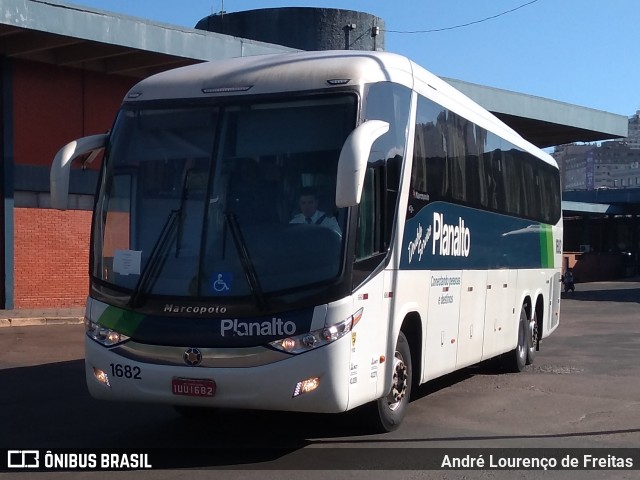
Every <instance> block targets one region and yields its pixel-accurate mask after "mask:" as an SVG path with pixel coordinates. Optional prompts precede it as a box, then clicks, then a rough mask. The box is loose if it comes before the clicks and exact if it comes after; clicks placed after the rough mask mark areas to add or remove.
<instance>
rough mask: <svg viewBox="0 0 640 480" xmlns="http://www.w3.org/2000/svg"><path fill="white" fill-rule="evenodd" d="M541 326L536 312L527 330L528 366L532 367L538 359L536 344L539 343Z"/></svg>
mask: <svg viewBox="0 0 640 480" xmlns="http://www.w3.org/2000/svg"><path fill="white" fill-rule="evenodd" d="M538 335H539V326H538V317H537V315H536V312H533V314H532V315H531V320H529V324H528V328H527V337H526V345H527V365H531V364H532V363H533V362H534V360H535V359H536V344H537V343H538Z"/></svg>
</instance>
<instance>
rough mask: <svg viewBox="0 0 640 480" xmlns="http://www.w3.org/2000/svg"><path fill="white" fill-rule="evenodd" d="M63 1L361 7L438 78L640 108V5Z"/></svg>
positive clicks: (143, 13) (391, 44)
mask: <svg viewBox="0 0 640 480" xmlns="http://www.w3.org/2000/svg"><path fill="white" fill-rule="evenodd" d="M62 1H64V2H65V3H74V4H77V5H82V6H86V7H90V8H94V9H100V10H106V11H110V12H115V13H118V14H124V15H130V16H135V17H141V18H144V19H146V20H150V21H154V22H161V23H168V24H172V25H178V26H181V27H191V28H193V27H194V26H195V24H196V23H197V22H198V21H199V20H200V19H202V18H204V17H206V16H207V15H210V14H211V13H217V12H219V11H220V10H221V9H222V8H223V6H224V10H225V11H226V12H227V13H232V12H238V11H244V10H253V9H259V8H275V7H324V8H340V9H346V10H356V11H361V12H366V13H369V14H372V15H375V16H378V17H380V18H381V19H382V20H383V21H384V22H385V29H386V30H388V31H387V32H385V45H386V50H387V51H390V52H394V53H399V54H402V55H405V56H407V57H409V58H411V59H412V60H414V61H415V62H416V63H418V64H420V65H422V66H423V67H425V68H426V69H427V70H429V71H431V72H432V73H435V74H436V75H439V76H443V77H450V78H455V79H458V80H463V81H466V82H471V83H477V84H480V85H486V86H490V87H496V88H501V89H505V90H512V91H515V92H519V93H525V94H529V95H535V96H540V97H545V98H549V99H553V100H558V101H561V102H566V103H570V104H575V105H581V106H584V107H589V108H593V109H596V110H602V111H606V112H611V113H615V114H619V115H625V116H631V115H633V114H635V113H636V111H637V110H640V48H639V47H640V37H639V36H638V23H639V22H640V1H639V0H606V1H605V0H352V1H343V0H315V1H306V0H297V1H275V0H182V1H176V0H62ZM519 7H520V8H519ZM490 17H494V18H490ZM485 19H486V20H485ZM464 24H471V25H468V26H465V27H460V28H451V27H457V26H459V25H464ZM438 29H444V30H442V31H432V32H427V33H396V32H410V31H424V30H438ZM392 31H394V32H392Z"/></svg>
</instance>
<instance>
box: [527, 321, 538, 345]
mask: <svg viewBox="0 0 640 480" xmlns="http://www.w3.org/2000/svg"><path fill="white" fill-rule="evenodd" d="M529 333H530V338H531V343H530V344H529V345H528V347H529V348H530V349H532V348H534V347H535V345H536V340H537V339H538V322H537V321H536V318H535V317H533V318H532V319H531V321H530V322H529Z"/></svg>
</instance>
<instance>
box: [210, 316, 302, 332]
mask: <svg viewBox="0 0 640 480" xmlns="http://www.w3.org/2000/svg"><path fill="white" fill-rule="evenodd" d="M294 333H296V324H295V323H294V322H291V321H286V322H283V321H282V319H281V318H275V317H274V318H272V319H271V320H265V321H264V322H243V321H241V320H238V319H237V318H236V319H235V320H231V319H228V320H222V322H220V335H222V336H223V337H224V336H225V335H226V334H229V335H231V336H238V337H245V336H272V335H293V334H294Z"/></svg>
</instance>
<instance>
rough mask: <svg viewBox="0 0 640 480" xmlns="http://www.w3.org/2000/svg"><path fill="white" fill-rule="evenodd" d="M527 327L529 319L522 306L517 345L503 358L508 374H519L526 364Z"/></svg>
mask: <svg viewBox="0 0 640 480" xmlns="http://www.w3.org/2000/svg"><path fill="white" fill-rule="evenodd" d="M527 325H529V319H528V318H527V311H526V310H525V309H524V305H523V306H522V308H521V309H520V321H519V322H518V344H517V345H516V348H514V349H513V350H511V351H510V352H508V353H506V354H505V357H504V366H505V368H506V369H507V370H509V371H510V372H514V373H518V372H521V371H522V370H524V367H525V366H526V364H527V350H528V349H527V331H528V328H527Z"/></svg>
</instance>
